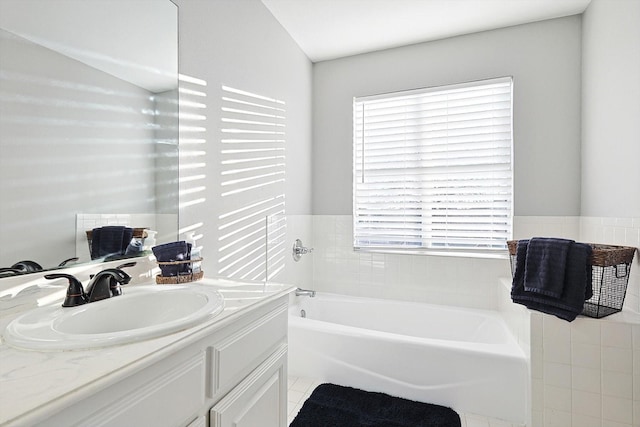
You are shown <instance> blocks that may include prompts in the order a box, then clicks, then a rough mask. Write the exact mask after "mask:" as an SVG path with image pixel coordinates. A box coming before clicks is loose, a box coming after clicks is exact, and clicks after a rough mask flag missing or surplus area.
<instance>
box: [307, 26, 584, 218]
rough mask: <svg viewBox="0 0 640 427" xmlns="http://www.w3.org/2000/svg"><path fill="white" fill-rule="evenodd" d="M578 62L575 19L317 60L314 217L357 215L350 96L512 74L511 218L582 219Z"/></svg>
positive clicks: (579, 49)
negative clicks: (579, 217) (575, 216)
mask: <svg viewBox="0 0 640 427" xmlns="http://www.w3.org/2000/svg"><path fill="white" fill-rule="evenodd" d="M580 61H581V18H580V17H579V16H573V17H568V18H562V19H555V20H549V21H542V22H538V23H534V24H529V25H521V26H516V27H510V28H506V29H500V30H494V31H487V32H482V33H476V34H471V35H466V36H460V37H455V38H450V39H445V40H440V41H434V42H430V43H422V44H416V45H412V46H406V47H401V48H396V49H390V50H385V51H380V52H374V53H370V54H363V55H358V56H353V57H348V58H343V59H337V60H333V61H326V62H320V63H316V64H315V65H314V86H313V137H314V144H313V161H314V169H313V213H314V214H350V213H351V207H352V200H351V195H352V188H351V182H352V113H351V106H352V98H353V97H354V96H359V95H369V94H376V93H382V92H389V91H396V90H403V89H411V88H418V87H425V86H435V85H442V84H448V83H457V82H464V81H471V80H478V79H484V78H490V77H499V76H509V75H510V76H513V78H514V147H515V149H514V151H515V161H514V163H515V177H514V193H515V207H514V209H515V215H579V213H580V101H581V100H580V85H581V81H580V63H581V62H580Z"/></svg>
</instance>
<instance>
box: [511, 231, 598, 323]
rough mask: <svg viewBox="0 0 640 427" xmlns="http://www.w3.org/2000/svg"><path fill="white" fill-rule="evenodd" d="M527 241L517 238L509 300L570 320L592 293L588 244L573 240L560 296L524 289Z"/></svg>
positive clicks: (590, 250) (589, 247)
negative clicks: (555, 296)
mask: <svg viewBox="0 0 640 427" xmlns="http://www.w3.org/2000/svg"><path fill="white" fill-rule="evenodd" d="M528 244H529V241H528V240H520V241H518V246H517V250H516V267H515V271H514V275H513V283H512V287H511V299H512V300H513V302H515V303H517V304H522V305H524V306H526V307H527V308H530V309H532V310H538V311H541V312H543V313H547V314H552V315H554V316H556V317H559V318H560V319H564V320H567V321H569V322H571V321H573V320H574V319H575V318H576V317H577V316H578V314H580V313H582V309H583V306H584V302H585V301H586V300H587V299H589V298H591V296H592V283H591V282H592V277H591V265H590V263H589V259H590V257H591V252H592V249H591V246H589V245H587V244H584V243H573V244H572V245H571V247H570V249H569V252H568V253H567V262H566V266H565V272H564V287H563V291H562V295H561V296H560V297H559V298H554V297H550V296H547V295H543V294H540V293H535V292H527V291H526V290H525V288H524V275H525V273H524V270H525V259H526V255H527V247H528Z"/></svg>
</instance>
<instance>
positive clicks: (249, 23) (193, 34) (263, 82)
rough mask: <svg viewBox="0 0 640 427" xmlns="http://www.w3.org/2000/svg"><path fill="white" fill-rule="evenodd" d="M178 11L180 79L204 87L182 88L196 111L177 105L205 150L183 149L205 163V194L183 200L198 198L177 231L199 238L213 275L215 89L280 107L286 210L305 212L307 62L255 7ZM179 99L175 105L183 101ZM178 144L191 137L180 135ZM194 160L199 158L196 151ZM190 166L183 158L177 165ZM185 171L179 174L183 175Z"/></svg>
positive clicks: (239, 4) (220, 209) (183, 4)
mask: <svg viewBox="0 0 640 427" xmlns="http://www.w3.org/2000/svg"><path fill="white" fill-rule="evenodd" d="M176 4H177V5H178V6H179V34H180V73H181V74H184V75H187V76H190V77H193V78H197V79H200V80H202V81H203V83H204V82H206V86H205V85H204V84H203V83H201V84H190V83H188V82H184V83H183V84H181V86H183V87H185V88H189V89H193V90H198V91H201V92H203V93H204V94H206V97H200V98H198V97H194V98H191V100H197V101H198V102H201V103H204V104H206V106H205V107H204V108H202V109H199V110H198V109H189V107H188V106H185V107H183V106H181V115H182V114H183V113H184V112H190V113H197V114H198V115H201V116H204V117H203V118H201V119H200V120H190V119H189V118H187V117H185V118H184V119H183V118H182V116H181V127H186V126H195V127H197V128H199V130H197V129H196V132H195V133H194V134H193V135H195V136H196V137H197V138H199V139H202V140H204V141H205V142H204V144H200V145H194V146H188V145H185V146H184V147H183V146H182V145H181V152H183V149H184V152H185V153H186V151H192V154H193V157H192V159H195V162H196V163H197V162H200V163H204V164H205V166H203V168H202V170H201V173H203V174H206V179H205V180H204V181H203V182H202V183H201V184H198V185H204V186H205V187H206V188H205V189H203V190H202V191H201V192H199V193H197V194H185V195H183V196H182V197H181V201H183V200H184V201H186V202H188V201H189V200H194V201H195V200H197V199H204V200H201V201H200V202H198V203H194V204H193V205H191V206H187V207H183V208H182V209H181V210H180V226H181V228H182V229H183V230H184V229H188V228H194V227H195V231H196V236H200V235H202V238H201V239H199V240H198V245H199V246H202V249H203V251H202V255H203V257H204V265H203V270H205V273H206V274H207V275H209V276H214V275H215V274H216V270H217V265H216V258H217V257H218V256H219V255H218V249H219V248H218V245H219V243H218V236H219V234H220V231H219V230H218V223H219V219H218V218H219V215H220V214H221V213H224V212H225V209H226V210H228V209H230V207H229V206H226V207H225V206H224V201H223V199H222V198H221V196H220V193H221V191H222V189H221V188H220V182H221V176H220V148H221V142H220V140H221V138H222V135H221V131H220V129H221V126H222V123H221V96H222V90H221V86H222V85H225V86H230V87H233V88H237V89H242V90H245V91H249V92H252V93H256V94H259V95H263V96H268V97H272V98H276V99H279V100H283V101H285V102H286V110H287V112H286V115H287V119H286V154H287V158H286V184H285V193H286V211H287V213H288V214H310V213H311V172H310V171H311V62H310V61H309V59H308V58H307V57H306V56H305V55H304V53H303V52H302V51H301V50H300V48H299V47H298V46H297V45H296V44H295V42H294V41H293V40H292V39H291V37H290V36H289V35H288V33H287V32H286V31H285V30H284V29H283V28H282V26H281V25H280V24H279V23H278V22H277V21H276V20H275V18H274V17H273V16H272V15H271V13H270V12H269V11H268V9H267V8H266V7H265V6H264V5H263V4H262V2H260V1H259V0H243V1H238V0H216V1H205V0H176ZM188 99H189V96H188V95H181V102H182V101H183V100H188ZM183 137H184V138H187V137H189V135H188V134H187V133H186V132H181V144H182V143H183ZM198 151H199V152H200V153H197V152H198ZM188 161H190V160H189V159H188V158H183V159H182V160H181V163H184V162H188ZM182 172H183V171H181V173H182ZM184 172H187V171H186V170H185V171H184Z"/></svg>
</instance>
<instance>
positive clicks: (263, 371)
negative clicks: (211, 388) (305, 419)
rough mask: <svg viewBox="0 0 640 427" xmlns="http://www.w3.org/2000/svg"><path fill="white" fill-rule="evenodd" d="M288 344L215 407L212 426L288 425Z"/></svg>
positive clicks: (261, 426) (254, 426)
mask: <svg viewBox="0 0 640 427" xmlns="http://www.w3.org/2000/svg"><path fill="white" fill-rule="evenodd" d="M286 354H287V346H286V345H284V344H283V345H282V346H281V347H280V348H279V349H278V350H277V351H276V352H275V353H273V354H272V355H271V356H270V357H269V358H268V359H267V360H266V361H265V362H264V363H263V364H262V365H260V366H259V367H258V368H256V369H255V370H254V371H253V372H252V373H251V374H250V375H249V376H248V377H247V378H245V379H244V380H243V381H242V382H241V383H240V384H238V385H237V386H236V387H235V388H234V389H233V390H231V391H230V392H229V394H227V395H226V396H225V397H224V398H223V399H222V400H220V401H219V402H218V403H217V404H216V405H215V406H214V407H213V408H212V409H211V417H210V418H211V427H256V426H260V427H285V426H286V423H287V413H286V407H287V372H286Z"/></svg>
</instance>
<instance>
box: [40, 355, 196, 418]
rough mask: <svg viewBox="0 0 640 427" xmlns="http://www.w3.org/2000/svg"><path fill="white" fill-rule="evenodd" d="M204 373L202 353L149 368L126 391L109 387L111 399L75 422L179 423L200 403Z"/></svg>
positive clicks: (96, 399) (190, 414)
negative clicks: (164, 369) (133, 386)
mask: <svg viewBox="0 0 640 427" xmlns="http://www.w3.org/2000/svg"><path fill="white" fill-rule="evenodd" d="M205 372H206V363H205V357H204V353H202V352H200V353H198V354H197V355H195V356H193V357H191V358H189V359H187V360H185V361H183V362H182V363H179V364H178V365H175V366H173V367H172V368H170V369H169V370H166V371H161V370H160V369H158V368H156V367H152V368H151V369H149V370H147V371H143V372H141V373H140V374H138V375H137V376H136V379H137V380H143V378H144V379H146V381H144V380H143V381H142V384H141V385H137V386H136V388H135V389H134V390H132V391H130V392H129V393H124V394H122V395H116V396H114V394H116V393H117V392H118V391H119V390H115V389H110V390H109V391H108V392H106V393H108V394H107V395H106V396H105V397H108V398H109V399H115V401H114V402H111V403H110V404H109V405H107V406H106V407H104V408H102V409H100V410H98V411H96V412H95V413H93V414H92V415H91V416H89V417H88V418H86V419H85V420H84V421H82V422H80V423H78V424H77V425H78V426H87V427H89V426H91V427H97V426H100V427H107V426H113V427H120V426H134V425H135V426H143V425H144V426H177V425H180V424H182V423H184V422H185V419H188V418H189V417H190V416H192V414H194V413H196V412H197V411H198V410H199V409H200V408H201V407H202V406H203V405H204V398H205V393H204V391H205V381H204V378H205ZM136 382H138V381H136ZM116 388H117V387H116ZM103 394H104V393H103ZM101 397H102V396H101ZM105 400H106V399H105ZM102 402H104V400H100V399H99V398H97V397H96V398H93V399H92V398H89V400H88V401H87V402H85V403H84V404H83V406H84V405H87V406H89V407H91V405H98V404H100V403H102ZM49 421H51V420H49ZM48 425H69V424H68V423H66V422H62V420H61V421H60V424H58V423H57V422H54V423H52V424H48Z"/></svg>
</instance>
